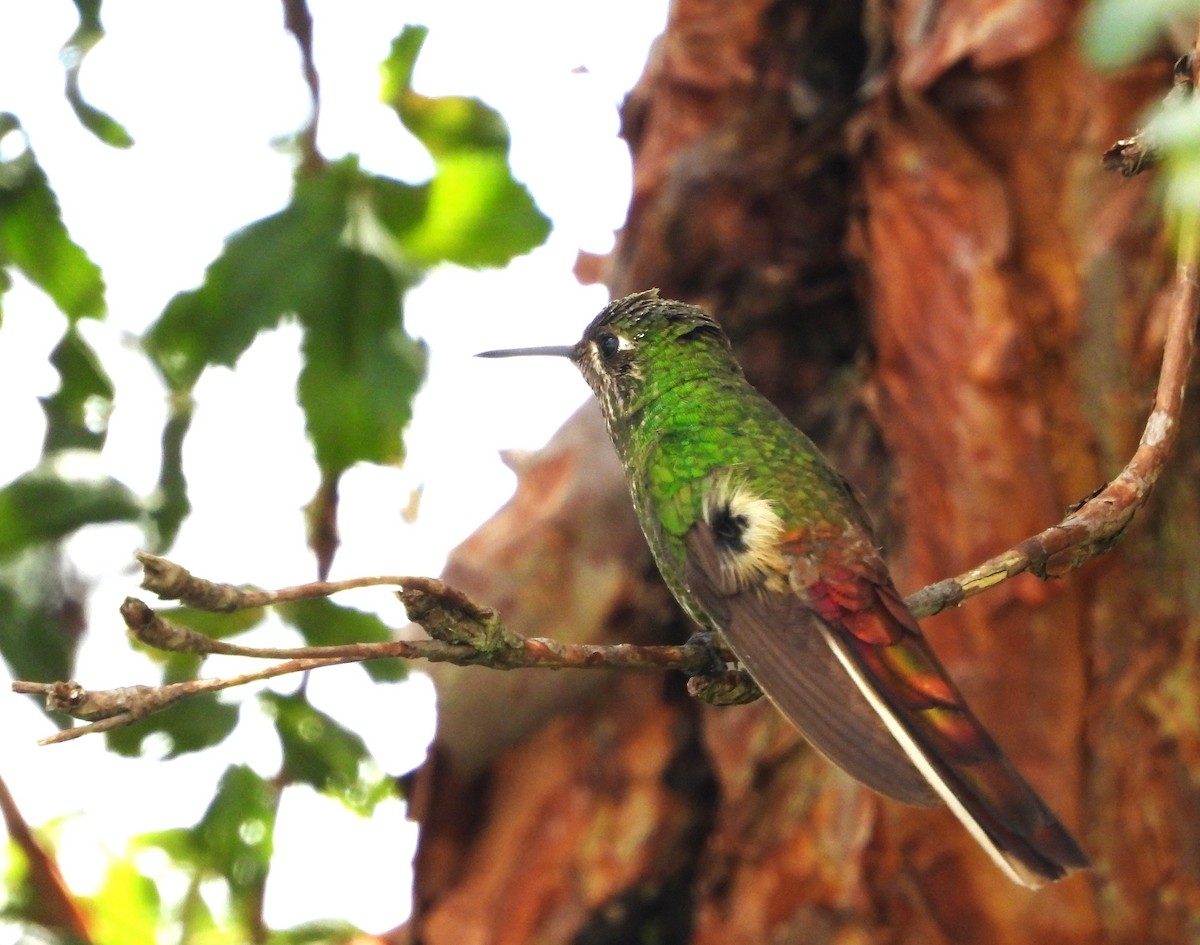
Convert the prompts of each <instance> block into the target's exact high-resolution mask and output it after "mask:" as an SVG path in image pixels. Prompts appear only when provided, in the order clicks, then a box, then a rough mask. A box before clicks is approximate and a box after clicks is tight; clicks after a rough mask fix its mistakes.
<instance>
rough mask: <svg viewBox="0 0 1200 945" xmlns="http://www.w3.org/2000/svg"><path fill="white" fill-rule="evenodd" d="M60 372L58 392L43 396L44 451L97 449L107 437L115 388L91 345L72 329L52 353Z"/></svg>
mask: <svg viewBox="0 0 1200 945" xmlns="http://www.w3.org/2000/svg"><path fill="white" fill-rule="evenodd" d="M50 363H51V364H52V365H54V368H55V370H57V371H58V377H59V385H58V390H57V391H55V392H54V393H53V394H51V395H50V396H49V397H42V398H41V404H42V411H43V412H44V413H45V414H46V438H45V441H44V442H43V445H42V452H43V454H45V453H52V452H55V451H56V450H64V449H90V450H98V449H100V448H102V447H103V446H104V440H105V438H106V436H107V434H108V415H109V413H110V412H111V411H112V400H113V385H112V381H111V380H110V379H109V376H108V374H107V373H106V372H105V370H104V368H103V367H102V366H101V364H100V362H99V360H97V358H96V353H95V352H94V351H92V349H91V346H90V345H88V343H87V342H86V341H84V340H83V338H81V337H80V336H79V333H78V332H77V331H76V330H75V329H74V328H73V327H72V328H69V329H68V330H67V332H66V334H64V335H63V337H62V340H61V341H60V342H59V343H58V345H57V347H55V349H54V351H53V352H51V354H50Z"/></svg>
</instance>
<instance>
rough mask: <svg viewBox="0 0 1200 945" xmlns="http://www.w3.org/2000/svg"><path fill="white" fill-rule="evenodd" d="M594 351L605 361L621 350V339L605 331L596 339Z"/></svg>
mask: <svg viewBox="0 0 1200 945" xmlns="http://www.w3.org/2000/svg"><path fill="white" fill-rule="evenodd" d="M596 350H598V351H599V352H600V357H601V358H603V359H604V360H605V361H607V360H608V359H609V358H611V357H612V356H613V355H614V354H616V353H617V352H618V351H620V350H621V339H619V338H618V337H617V336H616V335H614V334H612V333H611V332H607V331H606V332H605V333H604V334H602V335H600V337H598V338H597V339H596Z"/></svg>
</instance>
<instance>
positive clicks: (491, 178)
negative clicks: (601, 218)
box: [374, 26, 550, 267]
mask: <svg viewBox="0 0 1200 945" xmlns="http://www.w3.org/2000/svg"><path fill="white" fill-rule="evenodd" d="M426 33H427V30H425V29H424V28H423V27H412V26H410V27H406V28H405V30H404V31H403V32H402V33H401V34H400V35H399V36H398V37H396V39H395V40H393V41H392V49H391V53H390V54H389V55H388V58H387V59H385V60H384V62H383V64H382V66H381V72H382V75H383V100H384V101H385V102H387V103H388V104H389V105H391V107H392V108H393V109H394V110H395V111H396V114H397V116H398V117H399V118H400V121H401V122H402V123H403V124H404V127H405V128H407V129H408V130H409V131H411V132H412V133H413V135H415V136H416V138H417V139H418V140H419V141H420V142H421V143H422V144H423V145H425V147H426V148H427V149H428V151H429V153H430V155H431V156H432V157H433V159H434V162H435V164H436V166H437V173H436V174H435V176H434V178H433V180H432V181H431V182H430V183H429V184H428V186H427V188H425V189H417V188H412V187H410V188H409V192H408V193H404V192H403V191H401V190H399V189H398V187H397V186H393V185H388V184H380V185H379V186H378V187H377V188H376V192H375V194H374V198H375V212H376V215H377V217H378V219H379V221H380V223H382V224H383V226H384V227H385V228H386V229H387V230H388V231H389V232H390V233H391V235H392V236H393V237H394V238H395V239H396V240H397V241H398V242H399V244H400V245H401V247H402V248H403V250H404V252H405V253H407V255H408V256H409V257H410V258H411V259H413V260H414V261H416V262H418V263H421V264H425V265H432V264H434V263H437V262H442V261H446V262H453V263H458V264H459V265H462V266H475V267H478V266H503V265H505V264H506V263H508V261H509V260H511V259H512V258H513V257H514V256H518V255H520V254H522V253H527V252H529V250H531V249H533V248H534V247H535V246H538V245H540V244H541V243H543V242H544V241H545V239H546V237H547V236H548V235H549V233H550V221H549V220H548V219H547V218H546V216H545V215H544V214H543V213H542V212H541V211H540V210H538V208H537V205H536V204H535V203H534V201H533V198H532V197H531V196H530V194H529V191H528V189H527V188H526V187H525V186H524V185H522V184H519V183H518V182H517V181H516V180H514V179H513V176H512V171H511V169H510V168H509V164H508V151H509V134H508V126H507V125H506V124H505V122H504V119H503V118H502V117H501V116H500V114H499V113H498V112H497V111H496V110H495V109H493V108H491V107H490V106H488V105H485V104H484V103H483V102H481V101H480V100H479V99H476V98H467V97H464V96H454V95H450V96H442V97H429V96H425V95H421V94H419V93H417V92H416V91H414V90H413V88H412V72H413V65H414V63H415V62H416V57H417V55H418V53H419V52H420V49H421V44H422V43H423V42H424V40H425V36H426ZM400 186H403V185H400Z"/></svg>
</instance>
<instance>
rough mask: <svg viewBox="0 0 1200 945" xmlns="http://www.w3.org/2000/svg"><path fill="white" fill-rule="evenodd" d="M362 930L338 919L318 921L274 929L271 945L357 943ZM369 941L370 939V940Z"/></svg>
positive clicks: (361, 936) (361, 935)
mask: <svg viewBox="0 0 1200 945" xmlns="http://www.w3.org/2000/svg"><path fill="white" fill-rule="evenodd" d="M360 938H366V937H365V936H363V933H362V930H361V929H358V928H356V927H355V926H353V925H351V924H350V923H349V922H343V921H341V920H338V919H318V920H316V921H315V922H305V923H303V924H301V925H295V926H292V928H290V929H273V930H272V931H271V945H309V943H312V942H322V943H328V945H337V943H339V942H350V941H357V940H359V939H360ZM368 940H369V939H368Z"/></svg>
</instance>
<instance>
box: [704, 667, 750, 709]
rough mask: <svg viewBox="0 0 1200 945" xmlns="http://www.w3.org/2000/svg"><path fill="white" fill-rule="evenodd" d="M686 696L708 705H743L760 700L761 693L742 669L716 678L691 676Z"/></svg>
mask: <svg viewBox="0 0 1200 945" xmlns="http://www.w3.org/2000/svg"><path fill="white" fill-rule="evenodd" d="M687 689H688V695H689V696H691V697H692V698H693V699H699V700H700V701H701V702H707V703H708V704H709V705H715V706H726V705H745V704H746V703H748V702H754V701H755V700H757V699H761V698H762V694H763V691H762V690H761V689H759V688H758V683H756V682H755V681H754V680H753V679H751V678H750V674H749V673H748V672H746V671H745V670H744V669H731V670H727V671H726V672H723V673H721V674H719V675H717V676H693V677H692V678H691V679H689V680H688V685H687Z"/></svg>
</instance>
